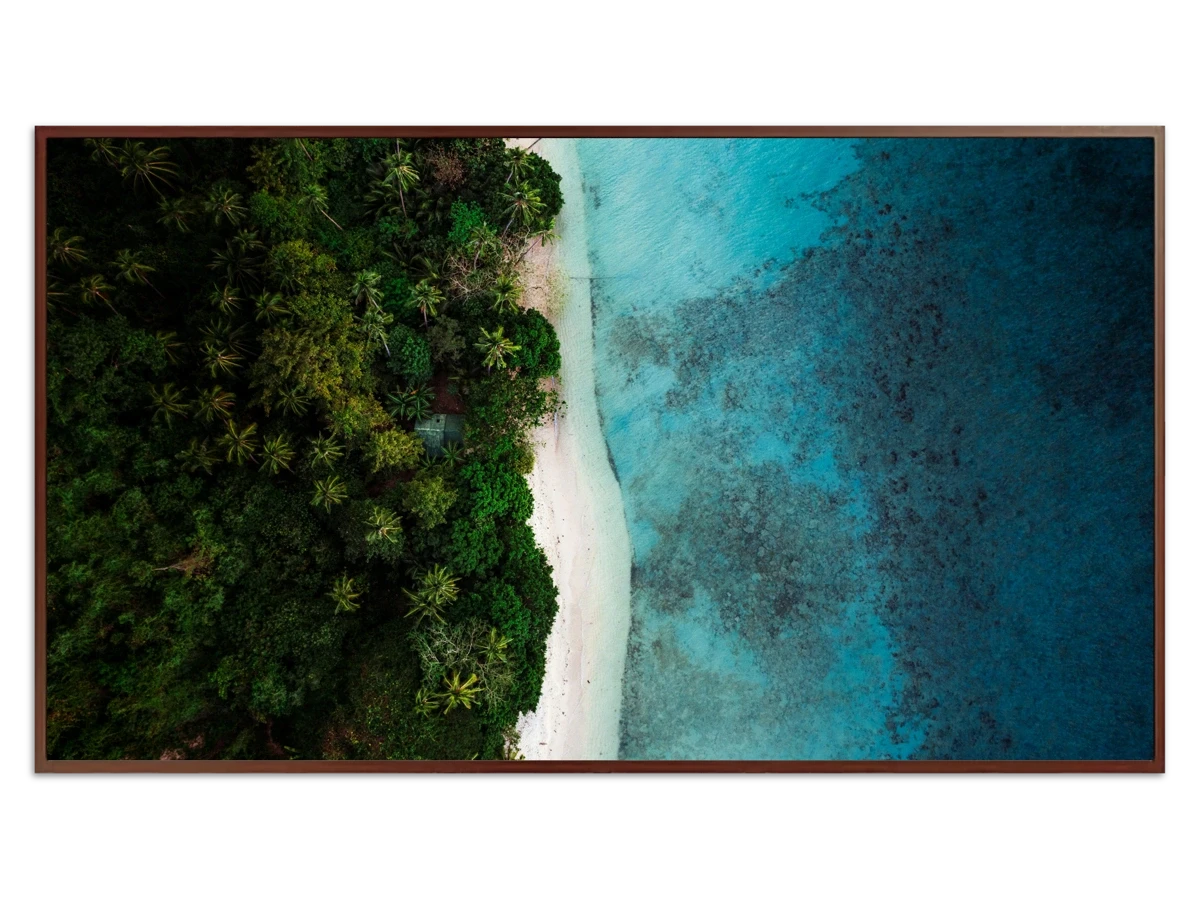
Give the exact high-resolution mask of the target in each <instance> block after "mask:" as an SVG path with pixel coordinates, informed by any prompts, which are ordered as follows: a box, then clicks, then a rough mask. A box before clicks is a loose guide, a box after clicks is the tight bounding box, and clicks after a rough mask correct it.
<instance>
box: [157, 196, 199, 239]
mask: <svg viewBox="0 0 1200 899" xmlns="http://www.w3.org/2000/svg"><path fill="white" fill-rule="evenodd" d="M158 211H159V212H161V213H162V215H160V216H159V217H158V223H159V224H160V225H166V226H167V227H168V228H174V229H175V230H176V231H178V232H179V233H180V234H186V233H187V232H188V231H190V230H191V228H189V227H188V223H187V220H188V218H189V217H191V214H192V201H191V200H189V199H188V198H187V197H163V198H162V199H161V200H159V201H158Z"/></svg>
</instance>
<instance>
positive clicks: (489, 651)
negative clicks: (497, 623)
mask: <svg viewBox="0 0 1200 899" xmlns="http://www.w3.org/2000/svg"><path fill="white" fill-rule="evenodd" d="M508 643H509V640H508V637H506V636H504V635H503V634H502V633H500V632H499V631H498V630H496V629H495V628H492V629H491V630H490V631H488V635H487V638H486V639H485V640H484V643H483V658H484V661H486V662H487V663H488V664H489V665H495V664H499V663H501V662H503V661H505V660H506V659H507V657H508Z"/></svg>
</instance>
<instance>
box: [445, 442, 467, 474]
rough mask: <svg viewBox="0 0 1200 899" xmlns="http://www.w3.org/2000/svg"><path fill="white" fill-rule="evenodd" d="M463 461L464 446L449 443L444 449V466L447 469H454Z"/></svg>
mask: <svg viewBox="0 0 1200 899" xmlns="http://www.w3.org/2000/svg"><path fill="white" fill-rule="evenodd" d="M462 460H463V446H462V444H461V443H447V444H446V445H445V446H443V447H442V464H444V465H445V466H446V467H447V468H454V467H455V466H456V465H458V464H459V463H460V462H462Z"/></svg>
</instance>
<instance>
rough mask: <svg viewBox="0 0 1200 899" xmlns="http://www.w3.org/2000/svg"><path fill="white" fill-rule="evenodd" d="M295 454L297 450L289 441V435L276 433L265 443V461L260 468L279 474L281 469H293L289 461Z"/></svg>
mask: <svg viewBox="0 0 1200 899" xmlns="http://www.w3.org/2000/svg"><path fill="white" fill-rule="evenodd" d="M295 455H296V451H295V450H293V449H292V447H291V445H290V444H289V443H288V441H287V437H285V436H284V435H283V434H276V435H275V436H274V437H270V438H268V439H267V440H266V441H265V442H264V443H263V463H262V465H261V466H260V468H259V470H260V471H265V472H268V473H269V474H279V472H280V471H291V470H292V469H291V467H290V466H289V465H288V463H289V462H290V461H292V459H293V458H294V457H295Z"/></svg>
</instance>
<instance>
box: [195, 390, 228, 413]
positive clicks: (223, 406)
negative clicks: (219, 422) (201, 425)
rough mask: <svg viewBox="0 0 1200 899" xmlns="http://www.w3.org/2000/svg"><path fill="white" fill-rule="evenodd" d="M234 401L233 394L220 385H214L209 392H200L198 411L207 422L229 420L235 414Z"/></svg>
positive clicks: (197, 404) (197, 402) (197, 401)
mask: <svg viewBox="0 0 1200 899" xmlns="http://www.w3.org/2000/svg"><path fill="white" fill-rule="evenodd" d="M233 401H234V395H233V394H232V393H230V392H229V391H228V390H225V389H223V388H222V387H221V386H220V385H219V384H214V385H213V386H212V387H209V388H208V389H207V390H201V391H200V396H199V398H198V399H197V400H196V409H197V411H198V412H199V413H200V417H201V418H203V419H204V420H205V421H212V420H213V419H214V418H221V419H228V418H229V417H230V416H231V415H232V414H233Z"/></svg>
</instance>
